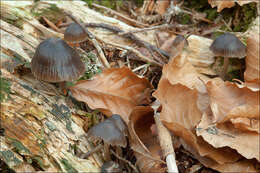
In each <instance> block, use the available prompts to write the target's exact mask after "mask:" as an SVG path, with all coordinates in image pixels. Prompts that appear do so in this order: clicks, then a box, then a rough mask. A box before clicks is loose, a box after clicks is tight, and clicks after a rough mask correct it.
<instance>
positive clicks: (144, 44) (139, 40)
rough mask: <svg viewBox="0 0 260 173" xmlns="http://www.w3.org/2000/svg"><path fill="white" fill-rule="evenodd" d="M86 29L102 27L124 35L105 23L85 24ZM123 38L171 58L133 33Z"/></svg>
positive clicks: (118, 29) (116, 28)
mask: <svg viewBox="0 0 260 173" xmlns="http://www.w3.org/2000/svg"><path fill="white" fill-rule="evenodd" d="M84 25H85V26H86V27H100V28H104V29H107V30H110V31H112V32H114V33H116V34H119V33H124V31H123V30H121V29H120V28H118V27H116V26H111V25H108V24H104V23H86V24H84ZM122 36H123V37H125V38H128V39H130V40H132V41H134V42H135V43H136V44H137V45H139V46H142V47H145V48H146V49H147V50H149V52H151V51H154V52H157V53H158V54H159V55H163V56H164V57H166V58H167V59H168V58H169V57H170V55H169V53H168V52H166V51H164V50H162V49H160V48H158V47H156V46H154V45H152V44H150V43H148V42H146V41H143V40H141V39H139V38H138V37H136V36H135V35H134V34H132V33H128V34H125V35H122Z"/></svg>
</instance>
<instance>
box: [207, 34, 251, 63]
mask: <svg viewBox="0 0 260 173" xmlns="http://www.w3.org/2000/svg"><path fill="white" fill-rule="evenodd" d="M210 50H211V51H212V52H213V53H214V54H215V55H216V56H222V57H229V58H243V57H245V56H246V46H245V45H244V44H243V43H242V42H241V41H240V40H239V39H238V38H237V37H236V36H235V35H233V34H231V33H225V34H223V35H221V36H219V37H217V38H216V39H215V40H214V41H213V43H212V44H211V46H210Z"/></svg>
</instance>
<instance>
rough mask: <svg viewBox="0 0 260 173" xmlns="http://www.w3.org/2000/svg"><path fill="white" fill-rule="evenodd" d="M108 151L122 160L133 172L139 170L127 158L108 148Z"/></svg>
mask: <svg viewBox="0 0 260 173" xmlns="http://www.w3.org/2000/svg"><path fill="white" fill-rule="evenodd" d="M110 152H111V153H112V154H113V155H114V156H115V157H116V158H118V159H119V160H122V161H123V162H126V163H127V164H128V165H129V166H130V167H131V168H132V169H133V170H134V171H135V172H139V170H138V169H137V168H136V167H135V166H134V165H133V164H132V163H131V162H130V161H128V160H126V159H124V158H123V157H121V156H119V155H118V154H116V153H115V152H114V151H113V150H110Z"/></svg>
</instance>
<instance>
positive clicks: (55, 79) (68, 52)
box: [31, 37, 85, 89]
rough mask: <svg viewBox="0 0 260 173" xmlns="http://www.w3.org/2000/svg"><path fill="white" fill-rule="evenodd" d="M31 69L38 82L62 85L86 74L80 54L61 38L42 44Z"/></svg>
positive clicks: (45, 41) (34, 57)
mask: <svg viewBox="0 0 260 173" xmlns="http://www.w3.org/2000/svg"><path fill="white" fill-rule="evenodd" d="M31 69H32V73H33V75H34V77H35V78H36V79H38V80H42V81H46V82H52V83H60V85H61V87H62V89H64V87H65V84H66V81H73V80H76V79H78V78H79V77H80V76H81V75H82V74H83V73H84V72H85V65H84V63H83V62H82V61H81V60H80V56H79V55H78V53H77V52H76V51H75V50H74V49H72V48H71V47H70V46H69V45H68V44H67V43H66V42H65V41H63V40H62V39H59V38H54V37H53V38H48V39H46V40H44V41H43V42H41V43H40V44H39V46H38V47H37V48H36V52H35V54H34V56H33V58H32V61H31Z"/></svg>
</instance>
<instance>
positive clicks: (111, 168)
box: [101, 161, 122, 173]
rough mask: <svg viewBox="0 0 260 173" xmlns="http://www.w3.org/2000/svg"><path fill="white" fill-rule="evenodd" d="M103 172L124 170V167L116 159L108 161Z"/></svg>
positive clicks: (102, 169)
mask: <svg viewBox="0 0 260 173" xmlns="http://www.w3.org/2000/svg"><path fill="white" fill-rule="evenodd" d="M101 172H103V173H109V172H114V173H116V172H122V168H121V166H120V165H119V164H118V163H116V162H114V161H108V162H105V163H104V164H103V165H102V167H101Z"/></svg>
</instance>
